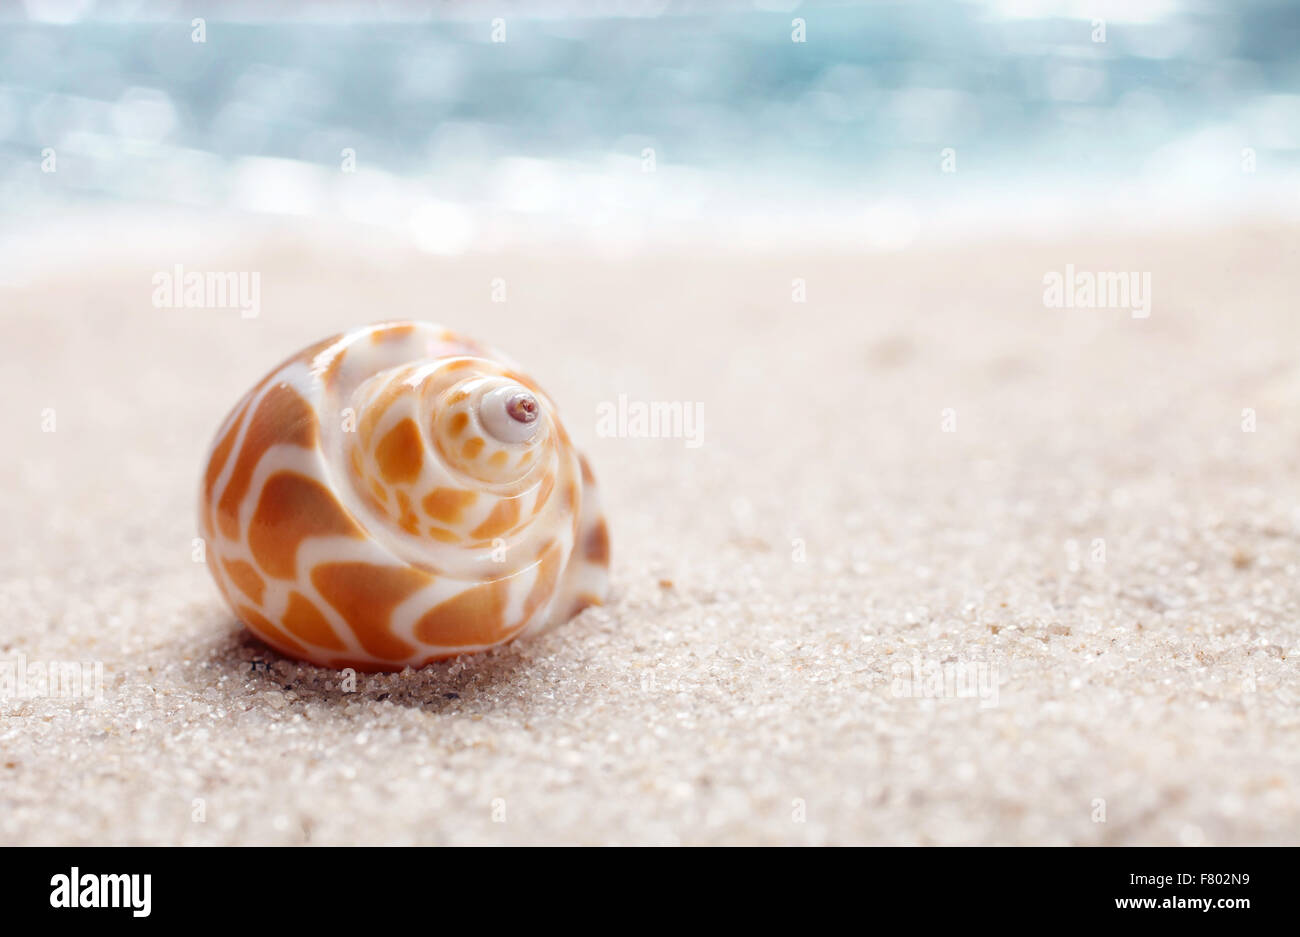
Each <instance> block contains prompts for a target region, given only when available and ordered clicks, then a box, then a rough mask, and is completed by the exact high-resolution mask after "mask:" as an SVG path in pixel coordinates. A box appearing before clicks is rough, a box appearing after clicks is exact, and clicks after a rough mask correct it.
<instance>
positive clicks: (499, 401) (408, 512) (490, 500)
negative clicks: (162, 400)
mask: <svg viewBox="0 0 1300 937" xmlns="http://www.w3.org/2000/svg"><path fill="white" fill-rule="evenodd" d="M200 525H201V528H202V531H203V533H204V535H205V537H206V540H207V545H208V546H207V561H208V566H209V568H210V569H211V571H212V574H213V577H214V578H215V579H216V581H217V585H218V586H219V588H220V589H221V591H222V593H223V595H224V596H225V597H226V599H227V601H228V602H229V603H230V605H231V607H232V608H233V609H234V611H235V613H236V614H237V615H238V617H239V618H240V619H241V620H242V621H243V622H244V623H245V624H246V625H248V627H249V628H250V629H251V630H253V631H254V632H255V633H256V634H258V636H259V637H261V638H263V639H264V640H266V641H267V642H268V643H270V644H271V645H273V646H274V647H276V648H277V649H279V650H281V651H283V652H284V653H287V654H289V655H291V656H294V657H298V658H302V659H305V660H309V661H312V662H314V663H319V664H324V665H327V666H334V667H345V666H351V667H357V668H358V669H365V670H392V669H400V668H402V667H404V666H420V665H422V664H424V663H427V662H429V661H431V660H437V659H439V658H443V657H448V656H451V655H454V654H460V653H466V652H470V651H476V650H482V649H484V648H487V647H491V646H493V645H495V644H500V643H502V642H504V641H508V640H510V639H512V638H514V637H516V636H518V635H519V634H522V633H524V632H526V631H533V630H537V629H539V628H541V627H544V626H546V625H550V624H555V623H558V622H560V621H564V620H566V619H568V618H570V617H572V616H573V615H574V614H576V613H577V612H578V611H580V610H581V609H582V608H584V607H586V606H587V605H592V604H600V603H601V602H603V600H604V598H605V594H606V591H607V581H608V580H607V570H608V559H609V545H608V534H607V531H606V527H605V521H604V517H603V515H602V514H601V511H600V508H599V504H598V502H597V494H596V488H595V482H594V479H593V478H592V475H591V471H590V469H589V467H588V465H587V463H586V461H585V459H583V457H582V456H581V455H580V454H579V453H578V452H577V450H576V449H575V448H574V446H573V445H572V443H571V442H570V440H569V437H568V434H567V433H566V432H565V429H564V426H563V425H562V424H561V423H560V421H559V419H558V417H557V415H556V410H555V406H554V404H553V403H552V402H551V400H550V398H549V397H548V396H547V395H546V394H545V392H544V391H542V389H541V388H540V387H539V386H538V385H537V384H536V383H535V382H534V381H532V380H531V379H530V378H529V377H527V376H526V375H524V374H523V373H522V372H520V371H519V370H518V368H516V367H515V365H514V364H513V363H511V362H510V361H509V360H508V359H506V358H505V357H504V356H502V355H501V354H499V353H497V352H495V351H493V350H492V349H489V348H486V347H484V346H482V345H479V344H478V343H476V342H474V341H472V340H469V339H466V338H463V337H460V336H458V335H456V334H454V333H452V332H449V331H447V330H446V329H443V328H441V327H438V326H434V325H430V324H427V323H417V322H401V323H385V324H380V325H374V326H366V327H363V328H358V329H354V330H351V331H349V332H345V333H343V334H341V335H337V336H334V337H333V338H330V339H326V340H325V341H322V342H319V343H317V344H316V345H313V346H312V347H310V348H308V349H305V350H304V351H303V352H301V353H300V354H298V355H296V356H294V357H293V358H291V359H289V360H288V361H286V362H284V363H283V364H282V365H281V366H280V367H278V368H276V369H275V370H274V371H272V372H271V373H270V374H269V375H267V377H266V378H264V379H263V380H262V381H261V382H260V383H259V384H258V385H257V386H256V387H254V388H253V389H252V390H251V391H249V393H248V394H247V395H245V397H244V399H243V400H241V401H240V403H239V404H238V405H236V407H235V409H234V410H233V411H232V412H231V414H230V415H229V416H228V417H227V419H226V421H225V423H224V424H223V425H222V427H221V429H220V430H219V431H218V433H217V437H216V440H215V441H214V443H213V446H212V449H211V451H210V453H209V457H208V464H207V470H206V472H205V475H204V480H203V486H202V491H201V495H200Z"/></svg>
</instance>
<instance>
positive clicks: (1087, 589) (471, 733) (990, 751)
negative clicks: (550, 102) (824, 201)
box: [0, 223, 1300, 844]
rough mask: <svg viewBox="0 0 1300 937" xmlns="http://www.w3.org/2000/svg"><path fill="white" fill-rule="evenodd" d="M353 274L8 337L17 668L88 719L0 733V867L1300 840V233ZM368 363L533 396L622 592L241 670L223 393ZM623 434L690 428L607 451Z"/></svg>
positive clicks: (157, 256)
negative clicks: (440, 338) (217, 846)
mask: <svg viewBox="0 0 1300 937" xmlns="http://www.w3.org/2000/svg"><path fill="white" fill-rule="evenodd" d="M103 237H104V239H105V240H106V241H109V242H112V241H113V240H114V235H113V232H112V231H111V230H105V231H104V234H103ZM160 240H165V239H160ZM365 244H366V241H365V238H364V237H362V236H358V237H357V239H356V240H355V243H354V244H353V245H352V246H351V247H349V246H348V243H347V240H346V239H341V240H340V241H338V242H336V243H334V244H333V246H328V245H324V244H320V243H315V242H311V243H308V242H306V241H304V239H303V238H301V237H299V236H296V235H295V234H294V233H293V232H292V231H291V230H284V231H279V232H265V233H261V234H258V235H256V236H253V237H248V238H247V239H246V240H244V241H243V242H242V243H240V244H233V245H232V244H230V243H228V242H224V241H221V242H218V241H216V240H213V241H211V242H204V241H202V240H200V241H199V242H198V243H196V244H193V245H190V246H187V247H186V249H185V250H184V251H178V250H177V249H175V248H174V247H169V246H168V245H167V244H166V243H159V244H158V245H157V246H156V247H148V246H143V245H141V246H138V247H137V246H134V245H121V244H119V245H117V248H116V250H117V254H118V255H119V256H117V257H116V259H115V260H114V261H113V262H112V263H111V264H109V263H104V262H102V261H101V262H96V261H94V260H84V261H83V260H81V259H76V258H74V259H69V262H68V263H67V264H66V265H65V266H64V267H63V269H61V270H60V271H59V272H57V273H50V274H42V275H40V276H39V277H36V278H34V279H32V280H31V281H30V282H27V283H25V284H21V285H17V286H11V287H5V288H3V292H0V309H2V310H3V321H4V326H5V333H6V337H7V341H6V347H7V352H6V354H5V356H4V361H5V363H4V367H3V368H2V369H0V395H2V399H3V400H4V401H5V402H6V405H5V406H4V408H3V410H0V430H2V433H3V438H4V439H5V440H6V445H5V447H4V448H5V457H4V458H3V459H2V460H0V481H2V482H3V485H2V487H0V510H2V513H0V517H2V518H3V531H2V532H0V538H2V539H3V547H2V549H0V658H3V659H8V660H19V659H20V660H24V661H26V662H27V663H28V664H31V663H33V662H35V663H41V664H57V663H59V662H83V661H84V662H90V663H91V664H92V671H91V672H93V665H94V664H95V663H98V664H99V665H100V667H101V669H102V674H103V682H102V687H101V690H102V692H101V693H100V696H101V697H102V698H101V699H99V700H94V699H90V700H86V699H66V698H48V697H43V696H36V697H33V698H22V699H14V698H10V699H4V700H0V842H3V843H6V844H21V843H186V844H204V843H484V844H495V843H663V844H669V843H885V844H911V843H922V844H927V843H955V844H966V843H1061V844H1065V843H1074V844H1139V843H1174V844H1178V843H1183V844H1197V843H1288V842H1289V843H1294V842H1296V841H1297V840H1298V839H1300V715H1298V714H1300V709H1298V708H1297V703H1298V702H1300V689H1297V687H1298V686H1300V683H1298V682H1297V654H1296V647H1297V643H1298V642H1300V598H1298V596H1300V593H1298V592H1297V587H1296V583H1297V569H1298V568H1300V502H1298V501H1297V489H1296V468H1297V465H1300V409H1298V408H1297V407H1296V401H1297V399H1300V369H1297V365H1296V358H1295V352H1296V348H1297V347H1300V318H1297V316H1296V310H1295V302H1296V297H1297V296H1298V295H1300V258H1298V257H1297V244H1300V230H1297V229H1295V228H1290V227H1280V226H1276V225H1271V224H1265V223H1260V224H1259V225H1255V226H1250V225H1245V226H1234V227H1231V228H1224V229H1215V228H1201V229H1196V230H1183V231H1170V232H1167V233H1163V234H1147V235H1126V236H1105V237H1102V236H1093V235H1076V236H1052V237H1049V238H1041V239H997V238H991V239H989V240H988V241H986V242H983V243H978V244H972V245H967V246H948V247H937V246H936V247H929V246H926V245H925V244H924V243H920V244H918V245H917V246H914V247H912V248H911V249H909V250H907V251H903V252H894V253H890V252H878V253H849V252H841V251H827V250H822V249H819V248H818V246H817V245H816V243H815V242H811V241H807V242H801V243H798V244H794V245H792V247H791V248H790V249H788V250H784V251H776V250H773V251H769V252H766V253H752V252H749V253H742V252H732V251H728V250H726V249H724V248H719V249H716V250H713V251H700V250H691V251H685V250H674V249H669V248H665V249H662V250H654V251H641V252H637V253H636V254H635V256H628V257H624V258H617V257H599V256H593V255H592V254H591V253H590V252H577V251H566V250H562V249H559V248H556V249H554V250H553V251H550V252H536V253H507V254H475V255H469V256H465V257H460V258H439V257H434V256H430V255H427V254H421V253H418V252H415V251H413V250H396V249H393V250H389V249H382V250H381V249H375V248H374V247H373V246H372V247H370V248H367V247H365V246H364V245H365ZM178 262H183V263H184V265H185V267H186V268H187V269H192V270H207V271H255V272H257V273H258V274H259V275H260V308H259V314H258V315H257V316H256V317H255V318H244V317H243V316H241V314H240V311H239V310H238V309H189V308H156V307H155V306H154V305H153V303H152V301H151V294H152V290H153V287H152V285H151V281H152V278H153V276H154V274H155V273H156V272H157V271H164V270H171V269H172V268H173V266H174V265H175V264H176V263H178ZM1067 265H1072V267H1073V269H1074V270H1076V271H1134V272H1140V273H1147V274H1149V275H1150V296H1149V297H1148V298H1149V300H1150V304H1149V316H1147V317H1145V318H1135V317H1134V316H1133V314H1132V312H1131V310H1129V309H1126V308H1118V309H1117V308H1105V309H1101V308H1050V307H1048V306H1045V304H1044V276H1045V275H1046V274H1049V273H1051V272H1053V271H1057V272H1063V271H1065V270H1066V266H1067ZM796 281H799V282H796ZM498 284H504V290H501V289H498V288H496V286H495V285H498ZM501 298H503V299H504V301H494V300H496V299H501ZM801 298H802V300H803V301H799V300H800V299H801ZM389 318H421V319H427V320H431V321H436V322H441V323H444V324H446V325H448V326H451V327H453V328H455V329H457V330H460V331H464V332H466V333H468V334H471V335H474V336H478V337H480V338H482V339H483V340H485V341H487V342H490V343H493V344H495V345H498V346H499V347H501V348H502V349H504V350H506V351H507V352H508V353H510V354H512V355H513V356H514V357H516V358H517V359H519V360H520V361H521V362H522V363H524V364H525V366H526V367H527V368H528V370H529V371H530V372H531V373H532V374H534V375H535V376H536V377H537V378H538V379H539V380H540V381H541V382H542V383H543V384H544V385H545V386H546V388H547V390H548V391H549V393H550V394H551V396H552V397H553V398H554V399H555V400H556V401H557V403H558V404H559V406H560V408H561V412H562V414H563V415H564V418H565V420H566V423H567V425H568V428H569V430H570V431H571V433H572V434H573V436H574V437H575V439H576V441H578V442H579V444H580V445H581V446H582V447H583V449H584V450H585V451H586V452H587V453H588V455H589V456H590V459H591V462H592V465H593V467H594V469H595V472H596V475H597V477H598V479H599V480H600V483H601V486H602V491H603V495H604V497H605V499H606V503H607V506H608V511H609V518H610V531H611V538H612V547H613V581H614V592H613V596H612V599H611V601H610V603H609V604H608V605H607V606H605V607H604V608H599V609H591V610H588V611H586V612H584V613H583V614H582V615H581V616H580V617H579V618H577V619H576V620H574V621H572V622H570V623H568V624H567V625H565V626H563V627H561V628H559V629H557V630H555V631H554V632H552V633H550V634H548V635H544V636H542V637H540V638H537V639H535V640H531V641H527V642H521V643H517V644H515V645H511V646H508V647H505V648H502V649H499V650H497V651H495V652H492V653H489V654H486V655H482V656H476V657H469V658H461V659H457V660H453V661H449V662H446V663H442V664H436V665H433V666H430V667H428V668H426V669H424V670H421V671H418V672H409V671H408V672H405V673H401V674H392V675H371V676H367V675H361V676H359V677H358V678H357V681H356V686H355V690H354V691H352V692H349V691H348V690H349V689H350V688H348V687H345V686H343V685H342V683H341V681H340V679H339V676H338V674H336V673H334V672H332V671H328V670H323V669H320V668H316V667H312V666H309V665H305V664H299V663H297V662H295V661H292V660H289V659H286V658H284V657H282V656H280V655H278V654H276V653H275V652H273V651H271V650H269V649H267V648H266V647H265V646H263V645H261V644H260V643H258V642H257V641H256V640H255V639H253V638H251V637H250V636H248V635H247V633H245V632H244V631H243V630H242V629H241V627H240V626H239V625H238V623H237V622H236V621H235V619H234V618H233V616H232V615H231V613H230V612H229V611H228V610H227V608H226V607H225V605H224V604H223V603H222V601H221V599H220V597H219V595H218V593H217V591H216V589H215V587H214V586H213V583H212V581H211V580H210V578H209V575H208V572H207V570H206V569H205V568H204V566H203V565H202V564H201V563H196V562H194V558H193V538H194V537H195V536H196V529H195V512H196V493H197V485H198V478H199V472H200V470H201V466H202V464H203V458H204V455H205V450H206V447H207V445H208V443H209V441H210V439H211V436H212V434H213V433H214V431H215V429H216V427H217V425H218V422H219V421H220V420H221V418H222V417H223V416H224V415H225V413H226V411H227V410H228V409H229V408H230V406H231V405H232V404H233V403H234V402H235V400H236V399H237V398H238V397H239V396H240V395H241V394H242V393H243V392H244V391H245V390H246V389H247V388H248V387H250V386H251V385H252V384H253V383H254V382H255V381H256V380H258V379H259V378H260V377H261V376H262V375H263V374H264V373H265V372H266V371H268V370H269V369H270V368H271V367H272V366H273V365H274V364H276V363H277V362H278V361H280V360H281V359H283V358H284V357H286V356H287V355H289V354H290V353H292V352H294V351H296V350H298V349H299V348H301V347H303V346H305V345H307V344H308V343H310V342H312V341H314V340H316V339H318V338H321V337H324V336H326V335H329V334H331V333H332V332H336V331H339V330H341V329H343V328H346V327H348V326H351V325H354V324H357V323H360V322H368V321H375V320H382V319H389ZM620 395H624V396H625V399H626V400H627V401H629V402H661V403H681V404H683V405H684V406H692V407H694V406H697V405H698V406H699V407H700V408H701V412H702V414H703V424H702V429H700V432H699V434H698V437H697V438H696V439H694V440H691V439H687V438H682V437H681V436H680V435H679V436H678V437H676V438H673V437H671V436H670V437H669V438H627V437H620V436H618V435H614V436H609V435H606V434H603V433H601V432H598V422H597V414H598V412H599V409H600V408H601V406H602V404H604V405H609V404H611V403H615V404H617V402H618V401H619V399H620ZM688 442H689V443H692V444H691V445H688ZM695 442H698V445H694V443H695Z"/></svg>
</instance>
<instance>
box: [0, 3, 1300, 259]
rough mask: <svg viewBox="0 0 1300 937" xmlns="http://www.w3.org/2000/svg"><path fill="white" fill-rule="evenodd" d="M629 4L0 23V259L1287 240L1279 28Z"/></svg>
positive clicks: (1249, 7) (1283, 23) (961, 8)
mask: <svg viewBox="0 0 1300 937" xmlns="http://www.w3.org/2000/svg"><path fill="white" fill-rule="evenodd" d="M633 6H634V7H637V8H638V11H639V12H651V13H655V14H657V15H647V16H635V17H628V16H617V15H589V16H575V15H571V14H569V13H566V14H564V15H558V14H557V13H556V11H555V10H554V9H552V10H550V11H549V12H547V8H531V12H529V8H525V10H524V11H522V12H507V13H506V14H504V16H503V18H502V21H501V22H499V23H494V22H493V16H492V15H491V14H490V13H489V12H488V11H487V10H486V9H485V8H483V7H481V6H479V5H460V6H456V7H452V8H450V12H447V13H446V15H441V16H436V17H430V16H426V15H423V14H421V15H406V14H405V13H404V15H398V16H395V17H393V16H390V17H387V18H384V19H379V18H377V17H373V16H372V17H367V16H366V15H365V14H364V12H363V10H362V8H357V10H355V11H354V13H355V15H351V16H343V17H333V18H331V17H314V18H309V19H307V20H297V21H290V20H289V19H288V18H282V19H280V20H270V19H267V18H265V17H258V16H244V15H242V14H238V10H239V9H240V8H235V7H231V8H224V9H226V11H227V15H225V16H223V15H218V14H217V13H213V14H211V15H210V16H209V17H208V18H207V19H206V21H205V24H204V28H205V35H204V36H203V38H204V41H203V42H195V41H194V38H195V36H194V26H193V23H192V18H191V16H190V15H189V13H188V12H187V11H186V10H184V9H180V8H178V9H176V10H175V11H173V13H172V14H171V15H170V16H166V17H155V18H142V17H139V16H127V15H115V16H93V15H87V16H83V17H82V18H80V19H77V18H76V16H71V17H63V18H67V19H71V20H72V21H71V22H65V23H51V22H33V21H29V20H27V19H23V18H13V17H11V18H9V19H5V20H3V21H0V37H2V39H0V206H2V209H0V234H3V236H4V240H5V242H7V243H12V242H14V241H22V240H24V238H25V236H26V235H28V234H30V233H31V232H32V231H33V230H34V229H36V228H39V227H40V226H41V225H42V224H50V223H57V222H58V221H59V220H60V219H65V220H66V219H76V218H80V217H83V216H84V213H86V212H91V213H104V212H114V213H117V214H121V213H122V212H124V211H133V212H135V213H136V215H137V216H139V217H141V218H144V219H146V221H145V224H146V225H147V219H148V218H149V217H152V216H163V215H166V214H168V213H172V212H187V213H191V214H193V213H198V214H199V215H200V216H201V217H211V218H214V219H215V218H234V219H238V218H241V217H246V216H248V215H250V214H252V215H269V216H300V217H306V218H309V219H323V220H337V221H341V222H347V223H357V224H362V225H367V226H372V227H373V228H375V229H376V230H382V231H385V232H388V233H389V234H392V235H394V236H398V237H402V238H409V239H411V240H412V241H413V242H414V243H415V244H417V245H418V246H420V247H421V248H423V249H426V250H429V251H432V252H435V253H444V254H454V253H458V252H461V251H465V250H474V249H480V248H492V247H500V246H502V245H505V244H510V243H516V242H527V241H536V240H539V239H540V240H543V241H545V242H548V243H553V242H557V241H572V242H575V243H582V244H591V245H598V246H600V247H601V248H602V249H608V248H613V249H619V248H623V249H635V248H637V247H639V246H641V245H644V244H646V243H648V242H652V241H656V240H662V239H665V238H666V239H706V240H709V241H711V242H714V243H720V244H726V245H730V246H734V247H736V248H739V249H744V248H746V247H751V246H758V245H763V244H770V243H776V242H788V241H789V240H790V239H791V238H797V239H803V240H807V241H809V242H832V243H837V244H842V245H847V246H850V247H860V248H862V249H869V250H889V249H897V248H901V247H906V246H908V245H910V244H912V243H914V242H915V241H917V239H918V238H940V237H947V236H950V237H970V236H980V235H983V234H984V233H986V232H987V231H989V230H990V229H1000V228H1007V227H1019V228H1021V229H1023V230H1028V231H1034V232H1036V233H1039V234H1043V233H1051V232H1053V231H1057V230H1064V229H1066V228H1068V227H1070V226H1073V225H1079V224H1086V223H1092V224H1095V225H1099V226H1106V225H1120V224H1123V225H1155V226H1159V225H1162V224H1177V223H1182V222H1183V221H1184V220H1186V219H1187V218H1189V217H1196V218H1199V217H1222V216H1223V215H1225V214H1229V215H1237V214H1240V215H1242V216H1249V215H1252V214H1256V213H1259V212H1266V213H1269V214H1272V215H1280V216H1283V217H1286V218H1295V217H1297V216H1300V54H1297V53H1298V52H1300V4H1297V3H1295V2H1284V0H1245V2H1238V3H1230V2H1222V3H1209V2H1186V0H1184V2H1174V0H1144V2H1138V0H1134V2H1129V3H1105V2H1102V3H1086V4H1064V5H1062V4H1054V5H1048V4H1042V3H1037V2H1033V0H1018V2H1017V0H1000V2H954V0H947V2H939V3H874V4H852V5H831V4H825V5H823V4H807V3H805V4H802V5H790V4H785V5H783V8H781V9H770V8H769V9H757V8H753V7H748V6H740V5H734V4H733V5H727V6H725V7H717V8H708V7H703V8H702V7H700V6H699V5H697V6H695V7H693V8H688V9H686V10H685V11H684V12H678V11H677V9H676V8H675V7H673V6H672V5H670V4H657V5H652V4H646V3H642V4H639V5H637V4H633ZM65 7H66V5H65V6H64V7H56V10H57V11H63V10H64V9H65ZM596 7H597V9H601V8H602V5H596ZM618 7H619V5H618V4H613V5H609V4H607V5H603V8H604V9H605V11H606V13H612V12H615V11H616V10H617V8H618ZM791 7H792V8H791ZM291 9H292V8H290V10H291ZM301 9H303V10H308V9H309V8H308V7H306V6H304V7H302V8H301ZM515 9H516V8H514V7H511V8H509V10H511V11H514V10H515ZM403 10H406V8H403ZM231 11H234V12H231ZM1096 11H1101V12H1096ZM28 12H29V13H35V14H42V13H44V12H48V11H47V10H46V8H45V7H42V6H40V5H39V4H38V5H37V6H36V7H34V8H33V7H32V6H31V5H30V4H29V9H28ZM74 12H75V11H74ZM93 12H94V11H93V9H92V11H91V13H93ZM406 13H409V11H406ZM1103 15H1104V16H1106V19H1105V23H1104V40H1105V41H1097V39H1098V23H1097V18H1098V17H1100V16H1103ZM800 24H802V29H803V38H804V40H805V41H793V40H794V39H795V38H798V30H799V28H800ZM494 39H497V40H500V39H504V41H494ZM51 155H52V156H53V159H54V163H53V166H54V171H52V172H51V171H48V170H49V168H50V165H49V157H50V156H51ZM30 259H31V258H30V257H28V258H27V260H30ZM24 262H26V261H24Z"/></svg>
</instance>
